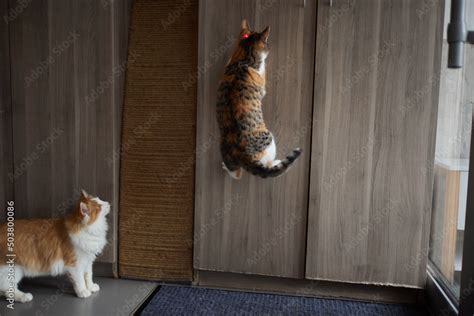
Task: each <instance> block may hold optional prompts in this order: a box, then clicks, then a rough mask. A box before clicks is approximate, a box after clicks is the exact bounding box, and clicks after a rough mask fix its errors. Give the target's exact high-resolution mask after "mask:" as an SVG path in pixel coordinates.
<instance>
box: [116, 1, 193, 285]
mask: <svg viewBox="0 0 474 316" xmlns="http://www.w3.org/2000/svg"><path fill="white" fill-rule="evenodd" d="M197 27H198V1H197V0H190V1H171V0H162V1H152V0H136V1H134V3H133V10H132V17H131V26H130V45H129V64H130V65H129V69H128V71H127V78H126V89H125V103H124V111H123V133H122V143H123V146H122V151H121V159H122V163H121V173H120V182H121V194H120V221H119V227H120V232H119V237H120V240H119V241H120V242H119V250H120V251H119V272H120V276H122V277H129V278H139V279H148V280H172V281H191V279H192V273H193V270H192V243H191V239H192V229H193V225H192V223H193V201H194V163H195V155H196V153H195V151H194V149H195V143H196V134H195V128H196V127H195V125H196V81H195V79H194V78H195V76H196V71H197V45H198V44H197V40H198V37H197V36H198V33H197ZM131 58H133V59H134V62H130V59H131Z"/></svg>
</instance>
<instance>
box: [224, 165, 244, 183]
mask: <svg viewBox="0 0 474 316" xmlns="http://www.w3.org/2000/svg"><path fill="white" fill-rule="evenodd" d="M222 169H224V170H225V171H227V173H228V174H229V175H230V176H231V177H232V179H235V180H240V179H241V178H242V173H243V172H242V168H241V167H239V168H238V169H237V170H234V171H230V170H229V169H228V168H227V166H226V164H225V163H224V162H222Z"/></svg>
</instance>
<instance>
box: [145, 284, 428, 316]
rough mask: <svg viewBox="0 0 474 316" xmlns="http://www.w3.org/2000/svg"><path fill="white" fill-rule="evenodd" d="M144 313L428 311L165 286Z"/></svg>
mask: <svg viewBox="0 0 474 316" xmlns="http://www.w3.org/2000/svg"><path fill="white" fill-rule="evenodd" d="M142 315H325V316H326V315H344V316H350V315H364V316H371V315H374V316H375V315H377V316H379V315H389V316H390V315H410V316H411V315H413V316H415V315H428V314H427V313H426V312H425V311H424V310H423V309H422V308H419V307H415V306H405V305H393V304H375V303H363V302H355V301H347V300H333V299H320V298H309V297H298V296H286V295H274V294H261V293H247V292H237V291H225V290H214V289H205V288H192V287H181V286H163V287H161V289H160V290H159V291H158V292H157V293H156V294H155V296H154V297H153V299H152V300H151V301H150V303H149V304H148V305H147V306H146V307H145V308H144V310H143V312H142Z"/></svg>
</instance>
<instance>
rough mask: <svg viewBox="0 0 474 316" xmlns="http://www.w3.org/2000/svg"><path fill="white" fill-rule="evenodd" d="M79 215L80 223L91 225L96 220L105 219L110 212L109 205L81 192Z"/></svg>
mask: <svg viewBox="0 0 474 316" xmlns="http://www.w3.org/2000/svg"><path fill="white" fill-rule="evenodd" d="M78 211H79V215H80V216H81V217H82V223H83V224H85V225H92V224H94V223H95V222H96V221H97V220H98V219H100V218H103V217H105V216H106V215H107V214H109V212H110V203H109V202H106V201H102V200H101V199H99V198H98V197H94V196H92V195H90V194H88V193H87V192H86V191H84V190H82V193H81V200H80V203H79V210H78Z"/></svg>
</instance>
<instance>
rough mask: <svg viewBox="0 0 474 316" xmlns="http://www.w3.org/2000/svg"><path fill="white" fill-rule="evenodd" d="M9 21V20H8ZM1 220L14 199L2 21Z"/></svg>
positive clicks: (6, 39) (0, 9) (3, 11)
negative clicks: (9, 203) (8, 202)
mask: <svg viewBox="0 0 474 316" xmlns="http://www.w3.org/2000/svg"><path fill="white" fill-rule="evenodd" d="M8 12H9V10H8V2H7V1H2V2H1V3H0V16H1V17H2V18H3V17H4V16H7V17H8ZM7 21H8V20H7ZM0 43H1V44H0V157H1V159H0V160H1V161H0V222H3V221H4V220H5V211H4V210H5V208H6V202H7V201H10V200H13V182H12V181H11V180H10V177H9V175H10V174H11V173H12V158H13V153H12V147H11V145H12V125H11V121H12V117H11V116H12V112H11V86H10V35H9V24H8V23H6V22H5V21H2V23H0Z"/></svg>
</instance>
